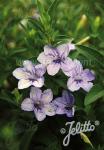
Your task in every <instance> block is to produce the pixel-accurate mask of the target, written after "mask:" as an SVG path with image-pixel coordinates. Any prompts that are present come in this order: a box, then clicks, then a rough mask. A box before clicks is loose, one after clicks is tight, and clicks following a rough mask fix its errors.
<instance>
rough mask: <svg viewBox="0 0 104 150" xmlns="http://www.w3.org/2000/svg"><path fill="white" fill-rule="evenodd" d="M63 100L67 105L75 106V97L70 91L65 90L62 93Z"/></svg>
mask: <svg viewBox="0 0 104 150" xmlns="http://www.w3.org/2000/svg"><path fill="white" fill-rule="evenodd" d="M62 97H63V100H64V101H65V102H66V105H68V106H73V105H74V102H75V100H74V96H73V95H72V94H71V93H70V92H69V91H68V90H63V93H62Z"/></svg>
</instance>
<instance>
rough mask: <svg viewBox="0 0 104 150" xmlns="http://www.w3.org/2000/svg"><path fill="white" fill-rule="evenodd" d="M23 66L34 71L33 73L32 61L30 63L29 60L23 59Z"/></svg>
mask: <svg viewBox="0 0 104 150" xmlns="http://www.w3.org/2000/svg"><path fill="white" fill-rule="evenodd" d="M23 66H24V68H25V69H26V70H27V71H30V72H34V73H35V68H34V65H33V63H32V62H31V61H30V60H25V61H24V62H23Z"/></svg>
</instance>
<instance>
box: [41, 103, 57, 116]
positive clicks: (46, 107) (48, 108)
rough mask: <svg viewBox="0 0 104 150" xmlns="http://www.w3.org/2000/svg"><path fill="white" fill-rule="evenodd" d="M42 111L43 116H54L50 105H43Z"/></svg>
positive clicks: (53, 110) (52, 107)
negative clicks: (43, 112)
mask: <svg viewBox="0 0 104 150" xmlns="http://www.w3.org/2000/svg"><path fill="white" fill-rule="evenodd" d="M44 111H45V114H46V115H47V116H54V115H55V108H54V106H53V105H52V104H49V105H45V106H44Z"/></svg>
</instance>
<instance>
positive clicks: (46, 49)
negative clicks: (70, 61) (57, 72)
mask: <svg viewBox="0 0 104 150" xmlns="http://www.w3.org/2000/svg"><path fill="white" fill-rule="evenodd" d="M44 53H45V55H48V56H51V57H56V56H57V55H58V53H57V49H56V48H53V47H51V46H49V45H46V46H44Z"/></svg>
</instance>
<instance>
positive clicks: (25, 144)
mask: <svg viewBox="0 0 104 150" xmlns="http://www.w3.org/2000/svg"><path fill="white" fill-rule="evenodd" d="M37 129H38V127H37V125H33V126H32V127H30V128H29V129H28V130H27V131H26V132H25V134H24V135H23V137H22V140H21V145H20V147H21V149H22V150H28V149H29V145H30V142H31V139H32V137H33V135H34V133H35V132H36V131H37Z"/></svg>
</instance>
